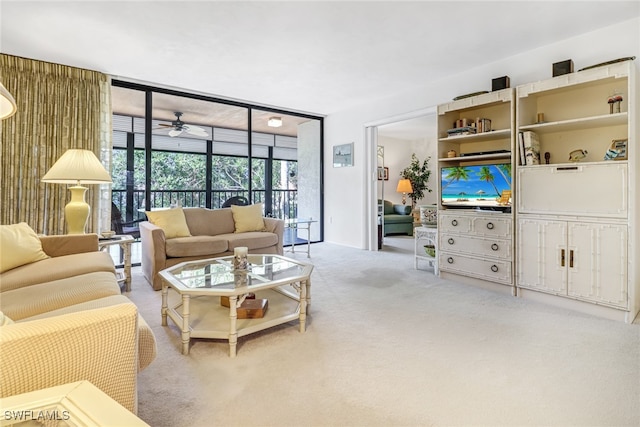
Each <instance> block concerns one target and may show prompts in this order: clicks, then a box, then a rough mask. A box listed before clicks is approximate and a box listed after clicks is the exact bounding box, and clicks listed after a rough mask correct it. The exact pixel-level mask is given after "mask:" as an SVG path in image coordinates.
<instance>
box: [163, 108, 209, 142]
mask: <svg viewBox="0 0 640 427" xmlns="http://www.w3.org/2000/svg"><path fill="white" fill-rule="evenodd" d="M174 114H175V115H176V119H175V120H174V121H172V122H171V124H166V123H159V124H158V126H160V128H158V129H166V128H171V130H170V131H169V136H171V137H174V136H178V135H180V134H181V133H182V132H186V133H188V134H191V135H194V136H201V137H207V136H209V134H208V133H207V132H206V131H205V130H204V129H203V128H201V127H199V126H194V125H187V124H185V123H184V122H183V121H182V120H180V116H182V113H181V112H180V111H176V112H175V113H174Z"/></svg>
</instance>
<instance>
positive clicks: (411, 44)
mask: <svg viewBox="0 0 640 427" xmlns="http://www.w3.org/2000/svg"><path fill="white" fill-rule="evenodd" d="M0 12H1V18H0V19H1V32H0V49H1V51H2V52H3V53H7V54H12V55H18V56H23V57H27V58H34V59H40V60H45V61H51V62H56V63H60V64H66V65H72V66H77V67H82V68H87V69H92V70H97V71H101V72H104V73H108V74H111V75H113V76H117V77H121V78H125V79H133V80H141V81H145V82H150V83H154V84H158V85H163V86H169V87H176V88H183V89H187V90H190V91H196V92H199V93H206V94H212V95H217V96H221V97H225V98H231V99H238V100H245V101H249V102H252V103H257V104H261V105H267V106H275V107H281V108H285V109H290V110H295V111H300V112H309V113H314V114H331V113H334V112H337V111H340V110H343V109H346V108H349V107H353V106H355V105H358V104H361V103H365V102H371V101H373V100H375V99H382V98H386V97H389V96H392V95H393V94H396V93H399V92H403V91H407V90H410V89H411V88H413V87H416V86H420V85H423V84H425V82H433V81H437V80H438V79H441V78H443V77H445V76H449V75H452V74H456V73H459V72H461V71H463V70H468V69H469V68H472V67H476V66H478V65H480V64H485V63H490V62H493V61H495V60H498V59H501V58H505V57H508V56H512V55H514V54H516V53H518V52H521V51H524V50H529V49H533V48H536V47H539V46H542V45H546V44H549V43H552V42H554V41H556V40H558V39H564V38H569V37H572V36H574V35H577V34H582V33H585V32H589V31H591V30H594V29H596V28H600V27H604V26H608V25H611V24H613V23H615V22H619V21H623V20H627V19H631V18H633V17H636V16H639V15H640V2H638V1H637V0H636V1H628V2H615V1H599V2H578V1H554V2H539V1H499V2H484V1H467V2H463V1H447V2H436V1H411V2H393V1H374V2H363V1H354V2H330V1H319V2H305V1H282V2H270V1H254V2H243V1H236V2H229V1H227V2H222V1H165V2H152V1H118V2H109V1H84V2H80V1H44V2H35V1H11V0H2V1H1V5H0Z"/></svg>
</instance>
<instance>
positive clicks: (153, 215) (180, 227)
mask: <svg viewBox="0 0 640 427" xmlns="http://www.w3.org/2000/svg"><path fill="white" fill-rule="evenodd" d="M145 213H146V214H147V218H149V222H151V223H152V224H155V225H157V226H158V227H160V228H162V230H163V231H164V236H165V238H167V239H173V238H174V237H187V236H191V232H190V231H189V226H187V220H186V219H185V217H184V212H183V211H182V208H173V209H164V210H159V211H146V212H145Z"/></svg>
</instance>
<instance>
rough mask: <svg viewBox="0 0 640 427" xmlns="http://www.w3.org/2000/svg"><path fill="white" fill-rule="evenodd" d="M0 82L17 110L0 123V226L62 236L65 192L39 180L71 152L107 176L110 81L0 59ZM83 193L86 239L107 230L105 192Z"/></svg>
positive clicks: (74, 70) (91, 190)
mask: <svg viewBox="0 0 640 427" xmlns="http://www.w3.org/2000/svg"><path fill="white" fill-rule="evenodd" d="M0 78H1V79H2V82H3V84H4V85H5V87H6V88H7V90H8V91H9V92H10V93H11V94H12V95H13V97H14V98H15V100H16V103H17V105H18V112H17V113H16V114H15V115H14V116H13V117H10V118H9V119H6V120H3V121H1V122H0V126H1V131H2V142H1V149H0V164H1V165H2V171H1V173H0V179H1V182H0V188H1V195H0V206H1V213H0V223H2V224H15V223H18V222H26V223H28V224H29V225H30V226H31V227H32V228H33V229H34V230H36V232H39V233H43V234H49V235H52V234H64V233H65V222H64V206H65V205H66V204H67V202H68V201H69V200H70V194H69V192H68V190H67V185H65V184H51V183H48V184H45V183H43V182H41V181H40V179H41V178H42V177H43V176H44V174H45V173H47V171H48V170H49V169H50V168H51V166H53V164H54V163H55V162H56V161H57V160H58V159H59V158H60V156H62V155H63V154H64V153H65V152H66V151H67V150H68V149H71V148H81V149H87V150H91V151H93V152H94V153H95V154H96V156H98V158H99V159H101V161H102V163H103V165H104V166H105V168H106V169H107V170H111V169H110V159H111V89H110V79H109V77H108V76H106V75H104V74H102V73H98V72H95V71H90V70H84V69H80V68H74V67H68V66H65V65H59V64H53V63H49V62H43V61H37V60H32V59H26V58H21V57H17V56H12V55H5V54H0ZM87 187H88V188H89V190H87V193H86V200H87V203H89V205H90V206H91V215H90V217H89V221H88V225H87V232H99V231H100V230H101V229H109V228H110V215H109V211H110V208H111V205H110V200H111V195H110V192H109V189H110V186H109V185H96V184H89V185H87ZM107 195H108V196H107ZM105 218H106V222H105Z"/></svg>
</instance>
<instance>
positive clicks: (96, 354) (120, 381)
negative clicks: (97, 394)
mask: <svg viewBox="0 0 640 427" xmlns="http://www.w3.org/2000/svg"><path fill="white" fill-rule="evenodd" d="M137 322H138V310H137V308H136V306H135V305H134V304H133V303H125V304H119V305H116V306H111V307H105V308H99V309H95V310H86V311H82V312H77V313H70V314H64V315H60V316H56V317H52V318H48V319H40V320H31V321H25V322H18V323H14V324H10V325H5V326H1V327H0V329H1V333H0V372H2V381H1V382H0V397H7V396H12V395H15V394H21V393H27V392H30V391H34V390H40V389H43V388H48V387H53V386H57V385H61V384H66V383H70V382H75V381H80V380H88V381H90V382H91V383H92V384H94V385H95V386H96V387H98V388H99V389H100V390H102V391H104V392H105V393H106V394H107V395H109V396H110V397H111V398H113V399H114V400H115V401H117V402H118V403H120V404H121V405H122V406H124V407H125V408H127V409H128V410H130V411H131V412H133V413H136V411H137V390H136V384H137V383H136V381H137V373H138V359H137V358H138V342H137V341H138V334H137V330H138V329H137Z"/></svg>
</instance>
